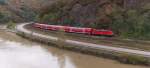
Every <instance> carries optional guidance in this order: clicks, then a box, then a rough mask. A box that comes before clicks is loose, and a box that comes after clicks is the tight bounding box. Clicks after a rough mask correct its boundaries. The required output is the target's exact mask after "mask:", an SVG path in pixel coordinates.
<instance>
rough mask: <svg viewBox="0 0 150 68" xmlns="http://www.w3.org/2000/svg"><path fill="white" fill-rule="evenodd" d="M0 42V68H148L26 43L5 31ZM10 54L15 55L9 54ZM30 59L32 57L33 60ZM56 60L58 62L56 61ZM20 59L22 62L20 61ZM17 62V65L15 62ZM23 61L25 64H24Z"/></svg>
mask: <svg viewBox="0 0 150 68" xmlns="http://www.w3.org/2000/svg"><path fill="white" fill-rule="evenodd" d="M0 42H1V44H0V54H1V55H0V56H6V57H1V58H0V59H1V61H0V63H1V64H0V67H2V65H4V64H6V65H7V64H11V65H13V66H10V67H9V68H20V66H21V67H23V68H28V67H27V66H28V65H30V68H35V67H36V68H37V67H38V68H49V67H52V68H149V67H146V66H139V65H129V64H121V63H119V62H116V61H114V60H109V59H104V58H100V57H95V56H91V55H86V54H81V53H76V52H72V51H67V50H64V49H59V48H56V47H51V46H50V45H49V46H47V45H43V44H39V43H36V42H32V41H28V39H25V38H22V37H20V36H18V35H16V34H15V33H12V32H8V31H5V30H1V31H0ZM8 42H11V43H8ZM41 49H42V50H41ZM43 50H44V51H43ZM39 51H40V52H39ZM41 51H42V52H41ZM6 52H7V53H6ZM12 52H13V54H15V55H13V54H11V53H12ZM24 53H26V54H24ZM45 53H46V54H45ZM31 54H32V55H31ZM41 55H42V56H41ZM45 55H51V56H49V57H44V56H45ZM16 56H17V57H16ZM32 57H34V59H33V58H32ZM35 58H37V59H35ZM56 58H57V59H59V60H56ZM20 59H22V60H23V61H21V60H20ZM44 59H45V61H44V62H45V63H46V64H47V65H45V63H44V64H41V61H43V60H44ZM48 59H52V60H48ZM87 59H88V60H87ZM18 60H19V63H18V62H17V61H18ZM24 60H25V61H26V62H24ZM104 61H105V62H104ZM5 62H8V63H5ZM53 62H58V63H53ZM21 64H22V65H21ZM24 64H28V65H25V66H24ZM89 64H90V65H89ZM8 66H9V65H7V67H6V68H8ZM14 66H19V67H14ZM32 66H34V67H32ZM39 66H40V67H39ZM56 66H59V67H56ZM3 68H5V67H3Z"/></svg>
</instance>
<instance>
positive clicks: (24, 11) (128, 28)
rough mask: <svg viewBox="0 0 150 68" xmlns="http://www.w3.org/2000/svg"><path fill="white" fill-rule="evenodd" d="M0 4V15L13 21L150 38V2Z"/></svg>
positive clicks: (20, 0) (12, 0)
mask: <svg viewBox="0 0 150 68" xmlns="http://www.w3.org/2000/svg"><path fill="white" fill-rule="evenodd" d="M4 1H5V0H4ZM0 2H1V6H2V8H4V9H5V10H1V12H2V11H4V12H5V11H8V12H9V13H7V15H4V16H6V17H9V20H13V21H16V22H18V21H37V22H43V23H49V24H58V25H71V26H78V27H92V28H98V29H99V28H101V29H102V28H104V29H112V30H113V31H114V32H115V34H116V35H117V36H120V37H127V38H139V39H145V38H146V39H150V0H7V1H6V2H3V1H2V0H1V1H0ZM2 15H3V13H2ZM14 18H15V19H14ZM6 19H8V18H6ZM6 21H8V20H6Z"/></svg>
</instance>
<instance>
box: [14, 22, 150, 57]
mask: <svg viewBox="0 0 150 68" xmlns="http://www.w3.org/2000/svg"><path fill="white" fill-rule="evenodd" d="M28 24H30V23H23V24H19V25H17V27H16V29H17V30H18V31H21V32H24V33H27V34H32V35H35V36H38V37H41V38H47V39H51V40H53V41H58V40H59V38H58V37H53V36H49V35H44V34H40V33H36V32H33V31H30V30H27V29H25V28H24V26H25V25H28ZM64 42H65V43H69V44H76V45H78V46H84V47H90V48H96V49H105V50H108V51H114V52H123V53H129V54H135V55H139V56H144V57H150V52H149V51H141V50H134V49H127V48H121V47H111V46H105V45H99V44H93V43H87V42H80V41H75V40H69V39H66V40H64Z"/></svg>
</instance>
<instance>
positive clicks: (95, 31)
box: [33, 23, 114, 36]
mask: <svg viewBox="0 0 150 68" xmlns="http://www.w3.org/2000/svg"><path fill="white" fill-rule="evenodd" d="M33 27H36V28H40V29H45V30H53V31H58V30H64V31H65V32H70V33H81V34H88V35H100V36H113V35H114V33H113V32H112V31H111V30H104V29H99V30H98V29H93V28H79V27H70V26H60V25H47V24H40V23H34V24H33Z"/></svg>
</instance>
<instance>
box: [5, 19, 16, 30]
mask: <svg viewBox="0 0 150 68" xmlns="http://www.w3.org/2000/svg"><path fill="white" fill-rule="evenodd" d="M15 26H16V23H15V22H13V21H9V23H8V24H7V28H8V29H15Z"/></svg>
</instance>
